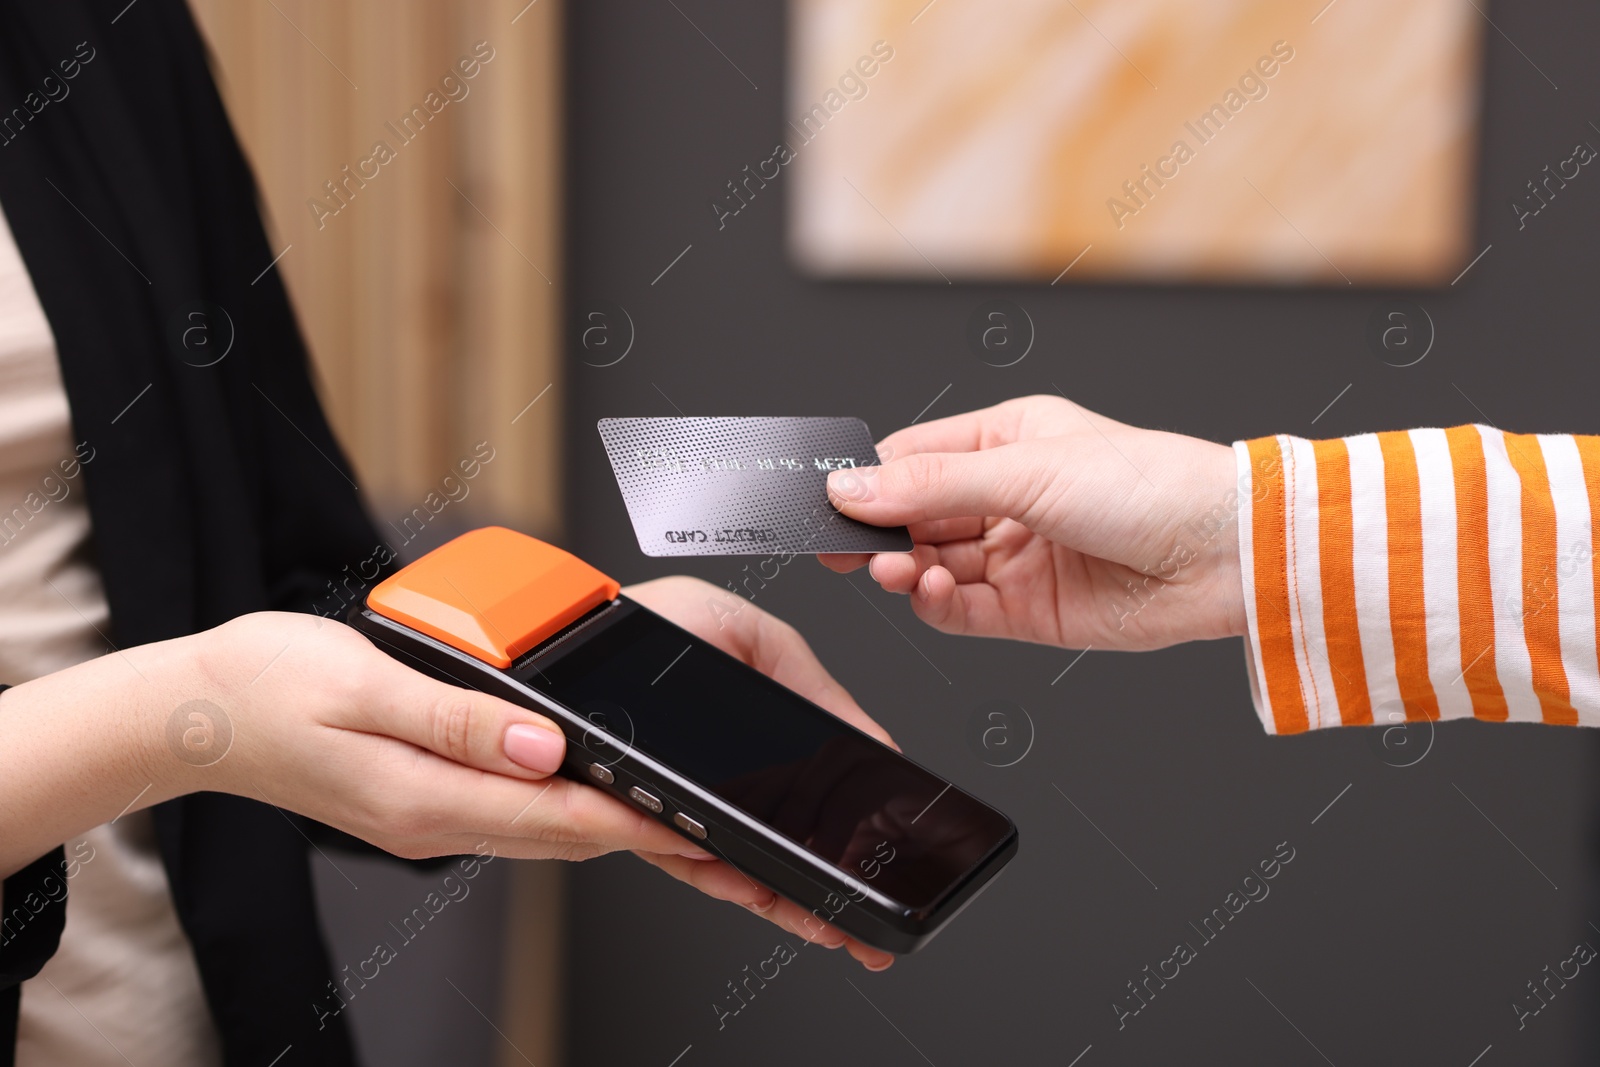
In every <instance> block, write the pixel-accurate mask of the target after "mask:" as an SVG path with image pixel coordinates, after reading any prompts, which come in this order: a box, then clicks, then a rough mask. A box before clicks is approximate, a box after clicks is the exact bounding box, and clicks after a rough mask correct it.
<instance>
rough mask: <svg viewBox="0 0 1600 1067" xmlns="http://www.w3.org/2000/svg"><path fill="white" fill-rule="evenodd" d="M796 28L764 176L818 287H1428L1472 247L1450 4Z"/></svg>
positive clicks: (1468, 151) (871, 12)
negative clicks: (854, 280)
mask: <svg viewBox="0 0 1600 1067" xmlns="http://www.w3.org/2000/svg"><path fill="white" fill-rule="evenodd" d="M790 13H791V17H790V52H791V62H790V70H789V87H788V96H787V101H786V117H787V118H788V123H787V125H786V126H785V128H784V131H783V135H782V136H783V140H782V142H781V143H780V144H779V145H777V146H775V147H774V152H773V155H772V158H771V159H770V160H767V161H764V165H765V166H766V167H767V168H768V171H764V172H763V173H769V172H770V173H772V174H774V175H782V174H784V172H787V174H786V175H785V176H783V177H780V178H779V180H782V181H785V182H788V183H792V184H791V186H790V189H789V200H790V207H791V214H790V220H789V224H790V244H791V248H792V251H793V254H794V257H795V259H796V261H797V262H798V264H799V265H800V266H801V267H802V268H803V269H804V270H805V271H807V272H808V273H811V274H814V275H819V276H836V277H874V276H877V277H886V278H925V279H929V280H932V281H935V282H942V281H948V280H955V279H963V278H965V279H996V280H1002V279H1017V280H1030V279H1038V280H1043V281H1051V280H1056V279H1060V280H1063V281H1073V280H1082V279H1096V278H1097V279H1114V280H1151V281H1165V282H1243V283H1250V284H1316V285H1336V286H1345V285H1400V286H1428V285H1441V284H1447V283H1448V282H1449V281H1450V279H1451V278H1452V277H1454V276H1455V275H1456V274H1457V272H1459V271H1460V270H1461V269H1462V268H1463V267H1464V266H1465V265H1466V264H1467V262H1468V261H1469V260H1470V259H1471V258H1472V256H1473V254H1474V252H1475V249H1473V248H1472V247H1471V242H1472V235H1471V223H1472V193H1473V172H1474V168H1475V153H1476V150H1477V148H1476V126H1477V110H1478V77H1479V52H1480V48H1481V45H1482V36H1483V31H1484V27H1485V19H1484V16H1483V14H1482V13H1481V12H1480V11H1479V10H1478V9H1477V8H1476V7H1475V6H1474V5H1473V4H1471V3H1466V2H1463V0H1334V2H1333V3H1327V2H1326V0H1313V2H1311V3H1301V2H1293V3H1288V2H1283V0H1233V2H1224V0H984V2H977V0H934V2H933V3H931V4H930V3H928V2H927V0H791V8H790ZM1063 272H1065V273H1063Z"/></svg>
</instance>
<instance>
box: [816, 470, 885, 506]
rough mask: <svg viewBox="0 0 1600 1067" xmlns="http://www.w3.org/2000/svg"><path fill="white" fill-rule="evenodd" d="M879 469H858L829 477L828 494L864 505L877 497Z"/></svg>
mask: <svg viewBox="0 0 1600 1067" xmlns="http://www.w3.org/2000/svg"><path fill="white" fill-rule="evenodd" d="M877 484H878V468H877V467H857V468H856V469H855V470H847V471H834V472H833V473H832V474H830V475H828V494H829V495H830V496H832V497H834V498H836V499H838V500H844V501H847V502H849V503H852V504H863V503H866V502H867V501H869V500H873V499H875V498H876V497H877Z"/></svg>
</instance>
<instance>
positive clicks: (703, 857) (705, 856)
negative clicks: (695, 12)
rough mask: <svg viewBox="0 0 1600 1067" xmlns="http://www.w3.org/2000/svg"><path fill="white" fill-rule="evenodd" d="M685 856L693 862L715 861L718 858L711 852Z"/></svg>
mask: <svg viewBox="0 0 1600 1067" xmlns="http://www.w3.org/2000/svg"><path fill="white" fill-rule="evenodd" d="M683 856H684V857H685V858H686V859H691V860H714V859H716V858H717V857H715V856H713V855H712V854H711V853H709V852H685V853H683Z"/></svg>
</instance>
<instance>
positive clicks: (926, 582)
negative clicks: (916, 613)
mask: <svg viewBox="0 0 1600 1067" xmlns="http://www.w3.org/2000/svg"><path fill="white" fill-rule="evenodd" d="M932 576H933V571H931V570H926V571H923V572H922V577H921V578H918V579H917V592H919V593H921V594H922V598H923V599H924V600H926V599H927V598H928V597H931V596H932V595H933V583H932V581H930V579H931V578H932Z"/></svg>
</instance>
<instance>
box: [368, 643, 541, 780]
mask: <svg viewBox="0 0 1600 1067" xmlns="http://www.w3.org/2000/svg"><path fill="white" fill-rule="evenodd" d="M395 666H396V668H397V669H400V670H406V668H403V667H400V666H399V665H398V664H396V665H395ZM407 673H412V672H409V671H407ZM410 681H411V682H412V683H413V684H410V685H399V686H395V687H394V692H395V698H394V699H391V700H387V701H383V702H381V703H379V704H377V705H376V706H373V707H371V708H370V709H369V710H368V711H367V714H366V715H365V716H364V718H366V719H367V721H366V722H365V723H362V724H360V726H361V728H364V729H367V730H370V731H371V732H373V733H382V734H387V735H388V736H390V737H394V738H398V739H399V740H401V741H408V742H410V743H411V744H413V745H416V746H417V747H418V748H424V749H427V750H428V751H430V752H433V753H436V754H437V755H440V756H443V757H444V758H445V759H447V760H450V761H452V762H454V763H459V764H461V765H463V766H466V767H475V768H477V769H478V770H482V771H492V772H494V773H496V774H504V775H509V776H511V777H516V778H543V777H545V776H547V775H551V774H554V773H555V772H556V771H557V770H559V769H560V767H561V762H562V760H563V759H564V758H565V757H566V750H567V740H566V737H565V736H564V735H563V734H562V733H561V728H560V727H559V726H557V725H556V724H555V723H554V722H553V721H551V720H550V719H548V718H546V717H545V716H543V715H539V714H537V713H535V712H532V711H528V710H527V709H526V708H521V707H518V706H517V705H515V704H512V703H511V702H510V701H506V700H501V699H499V698H498V697H493V696H490V695H488V694H487V693H479V692H475V691H473V690H470V689H460V688H457V687H455V686H452V685H446V684H444V683H443V682H436V681H434V680H433V679H431V678H426V677H423V676H421V675H415V676H414V677H413V678H412V679H410Z"/></svg>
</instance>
